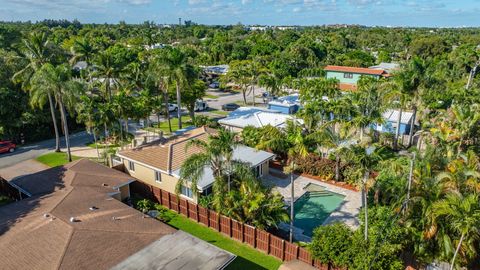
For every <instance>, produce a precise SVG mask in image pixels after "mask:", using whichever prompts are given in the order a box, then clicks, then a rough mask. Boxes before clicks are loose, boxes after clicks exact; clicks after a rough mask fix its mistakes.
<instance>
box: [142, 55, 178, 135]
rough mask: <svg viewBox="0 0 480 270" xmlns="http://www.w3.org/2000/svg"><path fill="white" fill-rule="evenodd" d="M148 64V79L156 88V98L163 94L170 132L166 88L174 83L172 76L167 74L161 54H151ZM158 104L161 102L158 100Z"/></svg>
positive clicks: (170, 125) (169, 125) (170, 124)
mask: <svg viewBox="0 0 480 270" xmlns="http://www.w3.org/2000/svg"><path fill="white" fill-rule="evenodd" d="M149 62H150V64H149V66H148V71H147V73H148V76H147V77H148V79H150V80H152V81H153V82H154V83H155V85H156V86H157V89H158V91H157V92H158V94H159V96H157V99H160V94H161V95H162V96H163V104H164V106H165V107H164V110H165V117H166V118H167V121H168V129H169V131H170V133H171V132H172V123H171V121H170V111H169V109H168V107H169V106H168V103H169V101H168V89H169V86H170V85H171V84H172V83H174V82H173V81H172V78H171V77H169V76H168V68H167V67H166V65H165V64H164V61H163V57H162V55H152V57H151V59H150V61H149ZM158 103H159V104H160V103H161V102H158Z"/></svg>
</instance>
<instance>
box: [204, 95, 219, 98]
mask: <svg viewBox="0 0 480 270" xmlns="http://www.w3.org/2000/svg"><path fill="white" fill-rule="evenodd" d="M203 98H208V99H217V98H218V96H215V95H212V94H206V95H205V96H203Z"/></svg>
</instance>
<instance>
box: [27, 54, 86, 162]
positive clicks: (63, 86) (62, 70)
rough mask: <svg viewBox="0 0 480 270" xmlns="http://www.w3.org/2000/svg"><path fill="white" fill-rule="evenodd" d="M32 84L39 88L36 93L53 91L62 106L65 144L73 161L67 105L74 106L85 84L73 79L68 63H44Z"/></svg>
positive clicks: (69, 158)
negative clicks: (54, 64) (57, 64)
mask: <svg viewBox="0 0 480 270" xmlns="http://www.w3.org/2000/svg"><path fill="white" fill-rule="evenodd" d="M31 83H32V86H33V87H34V88H36V89H39V91H37V92H36V93H37V94H39V95H44V93H50V91H51V93H52V94H53V95H54V96H55V100H56V101H57V103H58V105H59V107H60V115H61V118H62V123H63V129H64V133H65V144H66V147H67V157H68V161H69V162H71V161H72V155H71V152H70V139H69V132H68V122H67V111H66V107H67V106H68V107H69V108H73V107H74V106H75V105H76V102H77V99H78V97H79V96H80V94H81V92H82V89H83V85H82V84H81V83H80V82H79V81H74V80H72V75H71V70H70V68H69V67H68V66H66V65H60V66H56V67H55V66H53V65H52V64H48V63H47V64H45V65H43V66H42V67H41V68H40V70H39V71H38V72H36V73H35V74H34V75H33V77H32V82H31Z"/></svg>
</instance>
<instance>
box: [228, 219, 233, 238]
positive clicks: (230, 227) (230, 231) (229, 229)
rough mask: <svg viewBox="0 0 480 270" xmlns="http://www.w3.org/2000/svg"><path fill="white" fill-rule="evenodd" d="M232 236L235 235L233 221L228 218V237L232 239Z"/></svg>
mask: <svg viewBox="0 0 480 270" xmlns="http://www.w3.org/2000/svg"><path fill="white" fill-rule="evenodd" d="M232 234H233V232H232V219H231V218H228V235H229V236H230V237H232Z"/></svg>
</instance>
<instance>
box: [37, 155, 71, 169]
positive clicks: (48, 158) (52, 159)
mask: <svg viewBox="0 0 480 270" xmlns="http://www.w3.org/2000/svg"><path fill="white" fill-rule="evenodd" d="M77 159H80V157H76V156H72V160H77ZM35 160H37V161H38V162H40V163H43V164H45V165H47V166H49V167H57V166H61V165H65V164H67V163H68V159H67V153H63V152H60V153H59V152H53V153H48V154H45V155H41V156H39V157H37V158H36V159H35Z"/></svg>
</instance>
